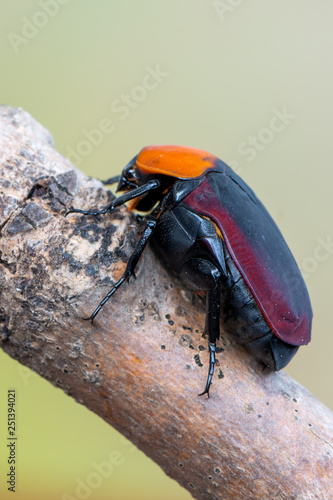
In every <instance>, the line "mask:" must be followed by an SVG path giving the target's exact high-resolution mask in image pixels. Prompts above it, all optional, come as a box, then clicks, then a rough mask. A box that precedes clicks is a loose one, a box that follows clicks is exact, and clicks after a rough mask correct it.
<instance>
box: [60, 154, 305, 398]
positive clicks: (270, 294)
mask: <svg viewBox="0 0 333 500" xmlns="http://www.w3.org/2000/svg"><path fill="white" fill-rule="evenodd" d="M113 181H115V182H116V181H118V187H117V191H123V192H124V194H122V195H121V196H119V197H118V198H116V199H115V200H113V201H112V202H111V203H110V204H109V205H108V206H107V207H105V208H104V209H102V210H97V211H93V210H79V209H71V210H69V212H68V213H72V212H78V213H81V214H85V215H99V214H105V213H107V212H112V210H114V209H115V208H116V207H119V206H120V205H123V204H124V203H126V202H128V201H130V200H133V201H132V205H131V208H135V209H136V210H138V211H142V212H148V215H146V216H144V219H145V221H146V225H145V228H144V230H143V232H142V234H141V237H140V239H139V241H138V244H137V247H136V249H135V251H134V252H133V254H132V255H131V256H130V258H129V261H128V263H127V267H126V270H125V272H124V274H123V276H122V277H121V278H120V280H119V281H118V282H117V283H116V284H115V285H114V287H113V288H112V289H111V290H110V291H109V293H108V294H107V295H106V297H105V298H104V299H103V300H102V301H101V303H100V304H99V305H98V307H97V308H96V309H95V311H94V312H93V313H92V315H91V316H90V317H89V318H86V319H90V320H93V319H94V318H95V316H96V315H97V313H98V312H99V311H100V309H101V308H102V307H103V305H104V304H105V303H106V301H107V300H108V299H109V298H110V297H111V296H112V295H113V294H114V293H115V291H116V290H117V289H118V288H119V287H120V286H121V285H122V283H123V282H124V281H128V280H129V278H130V277H131V276H132V275H134V270H135V267H136V265H137V263H138V261H139V259H140V257H141V255H142V253H143V251H144V249H145V247H146V245H147V243H148V241H151V242H152V243H153V245H154V247H155V248H156V249H157V251H158V252H159V254H160V255H161V256H162V258H163V259H164V260H165V262H166V263H167V264H168V266H169V267H170V268H171V269H172V270H173V271H174V272H175V273H176V274H177V275H178V276H179V277H180V279H181V280H182V281H183V283H184V284H185V285H186V286H187V287H189V288H190V289H192V290H195V291H196V292H201V293H204V294H205V296H206V324H205V333H206V334H207V336H208V347H209V370H208V376H207V381H206V386H205V389H204V391H203V392H202V393H201V394H200V395H203V394H208V396H209V389H210V385H211V382H212V377H213V373H214V365H215V353H216V341H217V340H218V339H219V337H220V320H221V321H222V324H223V327H224V329H225V330H226V331H227V332H229V333H230V334H231V335H232V336H233V337H235V338H236V339H237V341H238V342H239V343H240V344H241V345H243V346H244V347H245V348H246V349H247V350H248V351H249V352H250V353H251V354H252V355H253V356H254V357H255V358H256V359H257V360H258V361H259V362H260V363H262V364H263V365H264V366H266V367H269V368H270V369H272V370H280V369H281V368H284V367H285V366H286V365H287V364H288V363H289V361H290V360H291V358H292V357H293V356H294V355H295V353H296V351H297V349H298V347H299V346H301V345H305V344H307V343H308V342H309V341H310V336H311V322H312V310H311V303H310V298H309V295H308V292H307V288H306V286H305V283H304V281H303V278H302V275H301V272H300V270H299V268H298V266H297V264H296V261H295V259H294V257H293V255H292V253H291V251H290V250H289V248H288V246H287V243H286V242H285V240H284V238H283V236H282V234H281V232H280V231H279V229H278V227H277V225H276V224H275V222H274V221H273V219H272V218H271V216H270V215H269V213H268V212H267V210H266V208H265V207H264V206H263V204H262V203H261V202H260V200H259V199H258V198H257V196H256V195H255V194H254V192H253V191H252V190H251V189H250V188H249V186H248V185H247V184H246V183H245V182H244V181H243V180H242V179H241V178H240V177H239V176H238V175H237V174H236V173H235V172H234V171H233V170H232V169H231V168H230V167H228V165H226V164H225V163H224V162H223V161H222V160H220V159H219V158H217V157H216V156H214V155H212V154H209V153H207V152H205V151H202V150H200V149H194V148H188V147H183V146H148V147H145V148H143V149H142V150H141V151H140V153H139V154H138V155H137V156H135V157H134V158H133V159H132V160H131V161H130V162H129V163H128V164H127V165H126V167H125V168H124V170H123V172H122V174H121V175H120V176H119V177H117V178H113V179H109V180H108V181H105V182H104V183H105V184H110V183H111V182H113Z"/></svg>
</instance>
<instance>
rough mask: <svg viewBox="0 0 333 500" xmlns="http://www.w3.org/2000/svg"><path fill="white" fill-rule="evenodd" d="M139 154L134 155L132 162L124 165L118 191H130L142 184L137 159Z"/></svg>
mask: <svg viewBox="0 0 333 500" xmlns="http://www.w3.org/2000/svg"><path fill="white" fill-rule="evenodd" d="M137 157H138V155H136V156H134V158H132V160H131V161H130V162H128V163H127V165H126V167H124V169H123V171H122V173H121V176H120V179H119V182H118V186H117V190H116V191H117V192H118V191H130V190H131V189H134V188H136V187H138V186H140V185H141V182H140V179H139V177H138V169H137V167H136V159H137Z"/></svg>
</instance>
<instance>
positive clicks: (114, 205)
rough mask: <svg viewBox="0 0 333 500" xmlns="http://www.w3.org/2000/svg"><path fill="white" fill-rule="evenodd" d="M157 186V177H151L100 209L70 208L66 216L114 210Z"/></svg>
mask: <svg viewBox="0 0 333 500" xmlns="http://www.w3.org/2000/svg"><path fill="white" fill-rule="evenodd" d="M109 180H110V179H109ZM159 186H160V183H159V181H158V180H157V179H153V180H151V181H149V182H147V183H146V184H143V185H142V186H139V187H137V188H134V189H132V190H131V191H127V192H126V193H124V194H122V195H121V196H118V198H116V199H115V200H113V201H112V202H111V203H110V204H109V205H107V206H106V207H105V208H102V210H81V209H79V208H71V209H70V210H68V211H67V212H66V216H67V215H68V214H72V213H77V214H83V215H102V214H106V213H107V212H112V210H114V209H115V208H117V207H120V206H121V205H123V204H124V203H127V202H128V201H130V200H133V199H134V198H138V197H139V196H142V195H143V194H146V193H148V192H149V191H152V190H153V189H157V188H158V187H159Z"/></svg>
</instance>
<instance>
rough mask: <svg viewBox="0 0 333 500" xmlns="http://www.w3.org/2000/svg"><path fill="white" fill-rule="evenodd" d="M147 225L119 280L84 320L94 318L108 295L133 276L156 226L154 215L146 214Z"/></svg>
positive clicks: (107, 298) (110, 295)
mask: <svg viewBox="0 0 333 500" xmlns="http://www.w3.org/2000/svg"><path fill="white" fill-rule="evenodd" d="M146 220H147V225H146V227H145V229H144V231H143V233H142V235H141V237H140V239H139V242H138V244H137V247H136V249H135V250H134V252H133V253H132V255H131V256H130V258H129V260H128V262H127V266H126V269H125V272H124V274H123V275H122V277H121V278H120V280H119V281H117V283H116V284H115V285H114V286H113V288H112V289H111V290H110V291H109V293H108V294H107V295H106V296H105V297H104V299H103V300H102V301H101V302H100V303H99V305H98V306H97V307H96V309H95V311H94V312H93V313H92V314H91V315H90V316H89V317H88V318H83V319H85V320H91V322H93V320H94V318H95V317H96V315H97V314H98V313H99V311H100V310H101V309H102V307H103V306H104V304H105V303H106V302H107V301H108V300H109V298H110V297H112V295H113V294H114V293H115V292H116V291H117V290H118V288H119V287H120V286H121V285H122V284H123V283H124V281H127V282H128V281H129V279H130V277H131V276H134V277H135V267H136V265H137V263H138V262H139V259H140V257H141V255H142V254H143V252H144V249H145V248H146V245H147V243H148V241H149V238H150V237H151V235H152V234H153V232H154V229H155V226H156V219H155V217H152V216H148V217H147V219H146Z"/></svg>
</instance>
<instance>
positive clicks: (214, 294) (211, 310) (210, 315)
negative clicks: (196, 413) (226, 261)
mask: <svg viewBox="0 0 333 500" xmlns="http://www.w3.org/2000/svg"><path fill="white" fill-rule="evenodd" d="M220 309H221V280H218V281H217V282H216V285H215V287H214V288H213V289H212V290H208V292H207V297H206V325H205V332H206V333H207V334H208V347H209V369H208V376H207V382H206V387H205V389H204V391H203V392H201V393H200V394H199V396H203V395H204V394H207V396H208V397H209V389H210V386H211V383H212V379H213V374H214V367H215V362H216V357H215V353H216V341H217V340H218V339H219V338H220Z"/></svg>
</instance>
